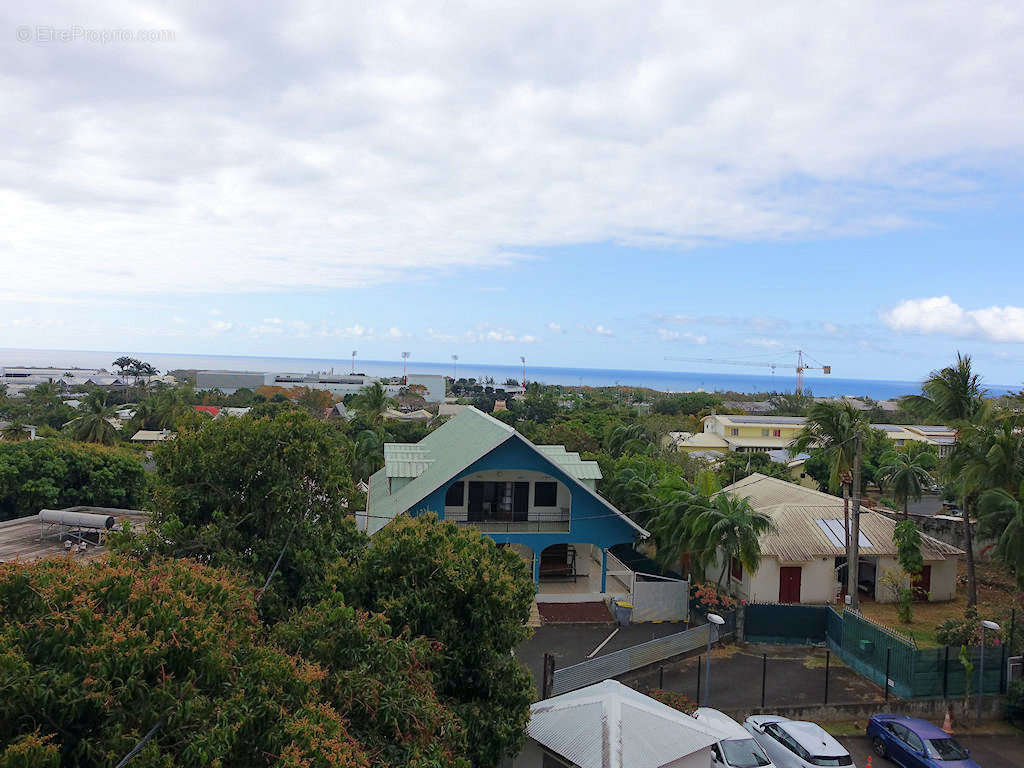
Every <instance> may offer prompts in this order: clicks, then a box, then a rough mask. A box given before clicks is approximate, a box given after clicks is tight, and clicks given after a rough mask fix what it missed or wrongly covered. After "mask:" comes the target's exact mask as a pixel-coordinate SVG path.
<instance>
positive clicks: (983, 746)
mask: <svg viewBox="0 0 1024 768" xmlns="http://www.w3.org/2000/svg"><path fill="white" fill-rule="evenodd" d="M956 739H957V741H959V742H960V743H961V744H963V745H964V746H965V747H967V749H968V750H970V753H971V759H973V760H974V761H975V762H976V763H977V764H978V765H980V766H981V768H1021V766H1024V737H1022V736H957V737H956ZM839 742H840V743H841V744H842V745H843V746H844V747H846V748H847V749H848V750H849V751H850V755H851V756H852V757H853V762H854V763H856V764H857V766H858V768H864V766H866V765H867V764H868V755H869V754H870V755H871V756H872V758H873V759H872V768H896V763H893V762H891V761H889V760H885V759H880V758H879V757H878V756H877V755H875V754H874V753H873V752H871V744H870V742H869V741H868V737H867V736H840V737H839Z"/></svg>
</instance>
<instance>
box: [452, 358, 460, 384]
mask: <svg viewBox="0 0 1024 768" xmlns="http://www.w3.org/2000/svg"><path fill="white" fill-rule="evenodd" d="M458 376H459V356H458V355H452V382H453V383H454V382H455V380H456V379H457V378H458Z"/></svg>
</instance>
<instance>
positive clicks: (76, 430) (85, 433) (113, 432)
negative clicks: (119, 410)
mask: <svg viewBox="0 0 1024 768" xmlns="http://www.w3.org/2000/svg"><path fill="white" fill-rule="evenodd" d="M78 412H79V413H80V414H81V415H80V416H77V417H76V418H74V419H72V420H71V421H70V422H68V424H69V426H70V427H71V434H72V435H73V436H74V438H75V440H81V441H82V442H84V443H100V444H101V445H113V444H114V443H116V442H117V428H116V427H114V425H113V424H112V423H111V421H112V420H113V419H115V418H117V414H116V413H115V412H114V407H113V406H112V405H107V396H106V395H105V394H103V393H102V392H93V393H91V394H90V395H89V396H88V397H86V398H85V400H84V401H83V402H82V404H81V405H80V406H79V407H78Z"/></svg>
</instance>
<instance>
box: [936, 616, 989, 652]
mask: <svg viewBox="0 0 1024 768" xmlns="http://www.w3.org/2000/svg"><path fill="white" fill-rule="evenodd" d="M935 639H936V640H937V641H938V642H940V643H942V645H952V646H959V645H978V644H979V643H980V642H981V630H980V629H979V628H978V609H977V608H968V609H967V610H966V611H964V615H963V616H961V617H960V618H956V619H946V620H945V621H944V622H942V623H941V624H939V625H938V626H937V627H936V628H935Z"/></svg>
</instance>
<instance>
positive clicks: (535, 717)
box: [526, 680, 717, 768]
mask: <svg viewBox="0 0 1024 768" xmlns="http://www.w3.org/2000/svg"><path fill="white" fill-rule="evenodd" d="M526 732H527V733H528V734H529V735H530V738H532V739H533V740H534V741H536V742H538V743H539V744H542V745H543V746H545V747H546V748H548V749H549V750H551V751H552V752H555V753H556V754H559V755H561V756H562V757H564V758H566V759H568V760H570V761H571V762H572V763H573V764H575V765H578V766H580V768H661V766H664V765H668V764H671V763H673V762H675V761H676V760H680V759H682V758H684V757H686V756H688V755H692V754H694V753H696V752H700V751H701V750H707V749H708V748H709V747H710V746H711V745H712V744H714V743H715V741H717V739H716V737H715V736H713V735H711V734H710V732H709V731H708V730H706V729H705V727H704V726H703V725H702V724H700V723H699V722H698V721H697V720H694V719H693V718H692V717H690V716H689V715H684V714H683V713H682V712H679V711H677V710H675V709H672V708H671V707H668V706H666V705H664V704H662V703H661V702H658V701H655V700H654V699H652V698H650V697H649V696H644V695H643V694H642V693H637V692H636V691H634V690H633V689H631V688H627V687H626V686H624V685H623V684H622V683H620V682H618V681H615V680H605V681H604V682H603V683H597V684H596V685H591V686H588V687H586V688H581V689H580V690H578V691H572V692H571V693H565V694H562V695H561V696H555V697H554V698H551V699H547V700H545V701H538V702H537V703H535V704H534V705H533V706H531V707H530V722H529V723H528V724H527V726H526Z"/></svg>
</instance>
